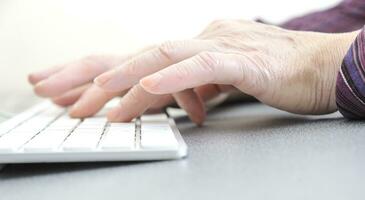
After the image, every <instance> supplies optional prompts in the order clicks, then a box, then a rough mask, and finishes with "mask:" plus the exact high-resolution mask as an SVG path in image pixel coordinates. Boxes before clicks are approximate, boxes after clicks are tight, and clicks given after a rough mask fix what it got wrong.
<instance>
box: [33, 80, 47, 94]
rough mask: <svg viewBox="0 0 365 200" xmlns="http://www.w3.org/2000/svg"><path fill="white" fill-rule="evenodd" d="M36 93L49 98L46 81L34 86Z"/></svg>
mask: <svg viewBox="0 0 365 200" xmlns="http://www.w3.org/2000/svg"><path fill="white" fill-rule="evenodd" d="M34 92H35V93H36V94H37V95H38V96H41V97H47V95H46V93H47V84H46V82H45V81H41V82H39V83H37V84H36V85H35V86H34Z"/></svg>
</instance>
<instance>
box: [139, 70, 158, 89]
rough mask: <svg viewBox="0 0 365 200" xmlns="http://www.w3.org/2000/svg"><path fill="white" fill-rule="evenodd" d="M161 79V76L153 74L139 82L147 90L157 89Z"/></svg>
mask: <svg viewBox="0 0 365 200" xmlns="http://www.w3.org/2000/svg"><path fill="white" fill-rule="evenodd" d="M161 79H162V75H161V74H159V73H156V74H153V75H151V76H148V77H146V78H144V79H142V80H141V85H142V86H143V87H144V88H146V89H149V90H151V89H152V90H154V89H157V87H158V85H159V84H160V82H161Z"/></svg>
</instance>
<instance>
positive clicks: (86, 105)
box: [69, 85, 122, 118]
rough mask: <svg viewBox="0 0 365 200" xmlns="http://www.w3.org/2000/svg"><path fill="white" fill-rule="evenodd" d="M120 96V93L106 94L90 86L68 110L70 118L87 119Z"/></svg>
mask: <svg viewBox="0 0 365 200" xmlns="http://www.w3.org/2000/svg"><path fill="white" fill-rule="evenodd" d="M119 95H122V94H121V93H120V92H107V91H104V90H102V89H100V88H99V87H97V86H95V85H92V86H91V87H90V88H89V89H88V90H86V91H85V92H84V94H82V96H81V97H80V99H78V101H77V102H76V103H75V104H74V105H73V107H72V108H71V109H70V111H69V114H70V116H72V117H81V118H82V117H89V116H92V115H94V114H96V113H97V112H98V111H99V110H100V109H102V108H103V106H104V105H105V104H106V103H107V102H108V101H109V100H111V99H112V98H114V97H116V96H119Z"/></svg>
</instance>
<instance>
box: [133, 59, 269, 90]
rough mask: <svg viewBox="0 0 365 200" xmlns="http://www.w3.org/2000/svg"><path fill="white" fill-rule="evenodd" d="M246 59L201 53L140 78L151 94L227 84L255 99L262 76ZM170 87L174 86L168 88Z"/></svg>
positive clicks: (259, 88) (257, 68) (255, 66)
mask: <svg viewBox="0 0 365 200" xmlns="http://www.w3.org/2000/svg"><path fill="white" fill-rule="evenodd" d="M261 70H262V68H260V67H259V66H257V65H256V63H255V62H253V61H252V60H251V58H249V57H248V56H243V55H236V54H222V53H212V52H204V53H200V54H199V55H197V56H194V57H192V58H189V59H186V60H184V61H182V62H180V63H177V64H174V65H172V66H170V67H167V68H165V69H163V70H161V71H159V72H157V73H154V74H152V75H150V76H147V77H145V78H143V79H142V80H141V81H140V84H141V86H142V87H143V88H144V89H145V90H146V91H148V92H151V93H153V94H167V93H176V92H179V91H182V90H185V89H187V88H194V87H197V86H201V85H205V84H210V83H214V84H228V85H234V86H236V87H239V88H240V89H241V90H243V91H244V92H246V93H247V94H251V95H254V94H256V93H258V92H261V91H262V89H263V88H265V87H264V84H265V81H263V80H266V79H265V78H266V77H265V75H266V74H267V73H265V72H264V71H261ZM171 83H173V84H171Z"/></svg>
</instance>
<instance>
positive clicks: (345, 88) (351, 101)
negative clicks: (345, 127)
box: [336, 27, 365, 119]
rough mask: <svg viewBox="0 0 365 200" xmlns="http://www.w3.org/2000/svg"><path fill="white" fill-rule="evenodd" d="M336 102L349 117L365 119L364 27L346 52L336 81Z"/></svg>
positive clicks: (344, 114) (340, 109) (342, 112)
mask: <svg viewBox="0 0 365 200" xmlns="http://www.w3.org/2000/svg"><path fill="white" fill-rule="evenodd" d="M336 104H337V108H338V110H339V111H340V112H341V114H342V115H343V116H344V117H346V118H350V119H365V27H364V28H363V29H362V30H361V32H360V33H359V35H358V36H357V38H356V40H355V41H354V43H353V44H352V45H351V47H350V49H349V51H348V52H347V54H346V56H345V58H344V60H343V62H342V65H341V68H340V71H339V73H338V76H337V82H336Z"/></svg>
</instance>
